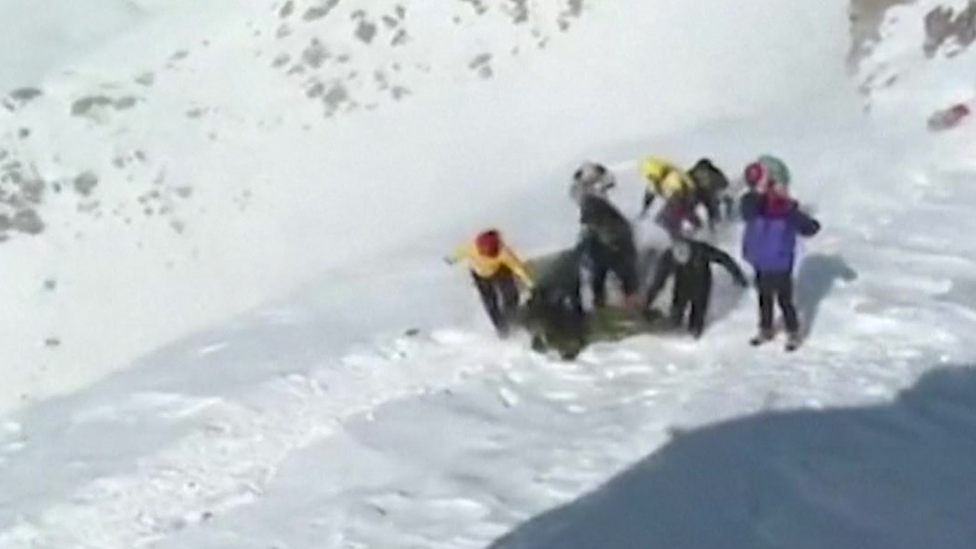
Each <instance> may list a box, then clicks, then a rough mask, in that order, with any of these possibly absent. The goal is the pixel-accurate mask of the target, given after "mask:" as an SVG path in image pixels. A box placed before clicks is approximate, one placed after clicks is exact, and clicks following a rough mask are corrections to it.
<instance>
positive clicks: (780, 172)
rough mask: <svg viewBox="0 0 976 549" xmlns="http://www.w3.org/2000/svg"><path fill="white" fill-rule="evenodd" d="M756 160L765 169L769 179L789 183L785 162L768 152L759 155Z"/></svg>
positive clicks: (788, 171) (783, 183) (788, 172)
mask: <svg viewBox="0 0 976 549" xmlns="http://www.w3.org/2000/svg"><path fill="white" fill-rule="evenodd" d="M758 161H759V163H760V164H762V166H763V168H765V169H766V173H767V174H768V176H769V179H771V180H772V181H774V182H776V183H780V184H782V185H789V184H790V169H789V168H787V167H786V163H785V162H783V161H782V160H780V159H779V158H777V157H775V156H773V155H770V154H764V155H762V156H760V157H759V160H758Z"/></svg>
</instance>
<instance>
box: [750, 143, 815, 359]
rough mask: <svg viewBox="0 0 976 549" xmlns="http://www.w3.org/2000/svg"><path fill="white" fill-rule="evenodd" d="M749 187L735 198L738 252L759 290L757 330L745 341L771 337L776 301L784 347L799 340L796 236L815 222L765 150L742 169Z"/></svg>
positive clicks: (778, 163)
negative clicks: (739, 225)
mask: <svg viewBox="0 0 976 549" xmlns="http://www.w3.org/2000/svg"><path fill="white" fill-rule="evenodd" d="M745 180H746V184H747V185H749V190H748V191H747V192H746V194H745V195H744V196H743V197H742V200H741V201H740V203H739V209H740V215H741V216H742V220H743V221H744V222H745V231H744V232H743V236H742V255H743V257H744V258H745V259H746V261H747V262H748V263H749V264H750V265H751V266H752V268H753V270H754V271H755V282H756V289H757V291H758V294H759V334H758V335H756V336H755V337H753V338H752V339H751V340H750V343H751V344H752V345H761V344H763V343H766V342H768V341H771V340H772V339H773V338H774V337H775V332H774V331H773V302H774V300H775V301H776V303H778V304H779V308H780V311H781V312H782V315H783V324H784V326H785V327H786V331H787V334H788V337H787V342H786V350H788V351H793V350H796V349H797V347H799V345H800V342H801V334H800V324H799V319H798V318H797V313H796V307H795V305H794V303H793V267H794V263H795V257H796V240H797V235H800V236H803V237H811V236H814V235H816V234H817V233H818V232H819V231H820V223H819V222H818V221H817V220H816V219H814V218H813V217H811V216H810V215H808V214H806V213H804V212H803V211H802V210H800V207H799V204H798V202H797V201H796V200H793V199H792V198H791V197H790V193H789V182H790V172H789V170H788V168H787V167H786V164H785V163H783V161H782V160H780V159H779V158H776V157H773V156H769V155H765V156H762V157H760V158H759V159H757V160H756V161H754V162H752V163H750V164H749V165H748V166H747V167H746V169H745Z"/></svg>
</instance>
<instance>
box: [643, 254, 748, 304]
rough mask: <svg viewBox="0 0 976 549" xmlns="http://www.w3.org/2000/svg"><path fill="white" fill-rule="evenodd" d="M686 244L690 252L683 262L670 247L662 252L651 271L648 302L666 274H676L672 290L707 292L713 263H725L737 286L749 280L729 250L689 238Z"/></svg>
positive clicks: (664, 280)
mask: <svg viewBox="0 0 976 549" xmlns="http://www.w3.org/2000/svg"><path fill="white" fill-rule="evenodd" d="M689 246H690V247H691V256H690V258H689V259H688V261H687V262H685V263H679V262H678V261H677V260H676V259H675V258H674V252H672V251H671V249H670V248H669V249H668V250H667V251H665V252H664V254H662V256H661V258H660V259H659V260H658V263H657V268H656V269H655V272H654V279H653V280H652V282H651V286H650V288H649V289H648V290H647V305H648V306H650V305H651V304H652V303H653V302H654V300H655V299H656V298H657V294H659V293H660V292H661V289H662V288H663V287H664V284H665V283H666V282H667V280H668V277H670V276H672V275H673V276H674V277H675V282H674V286H675V291H677V292H682V293H684V294H685V295H688V296H689V297H698V296H704V295H707V293H708V292H710V291H711V289H712V267H711V264H712V263H718V264H720V265H722V266H723V267H725V268H726V269H727V270H728V271H729V274H731V275H732V277H733V278H734V279H735V281H736V282H737V283H738V284H739V285H740V286H746V285H747V284H748V281H747V280H746V276H745V274H744V273H743V272H742V269H741V268H739V265H738V264H736V262H735V260H734V259H732V257H731V256H730V255H729V254H727V253H725V252H723V251H722V250H720V249H718V248H716V247H715V246H712V245H711V244H708V243H706V242H699V241H691V242H689Z"/></svg>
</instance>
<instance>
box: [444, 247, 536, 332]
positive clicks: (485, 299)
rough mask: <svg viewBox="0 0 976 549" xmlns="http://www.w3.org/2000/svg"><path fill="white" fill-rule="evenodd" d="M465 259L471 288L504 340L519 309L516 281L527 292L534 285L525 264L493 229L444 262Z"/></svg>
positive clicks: (450, 262)
mask: <svg viewBox="0 0 976 549" xmlns="http://www.w3.org/2000/svg"><path fill="white" fill-rule="evenodd" d="M462 259H467V260H468V264H469V267H470V269H471V276H472V278H473V279H474V285H475V287H476V288H477V289H478V293H479V294H480V295H481V301H482V303H483V304H484V306H485V311H486V312H487V313H488V318H490V319H491V323H492V324H493V325H494V326H495V330H496V331H497V332H498V335H500V336H502V337H504V336H506V335H507V334H508V333H509V331H510V329H511V324H512V321H513V320H514V319H515V314H516V313H517V311H518V306H519V297H520V295H519V288H518V283H517V281H516V279H518V281H520V282H521V283H522V285H523V286H524V287H526V288H528V289H531V288H532V287H533V285H534V283H533V280H532V277H531V276H530V275H529V272H528V270H527V269H526V267H525V264H524V263H522V260H521V259H519V257H518V256H517V255H516V254H515V252H513V251H512V250H511V249H510V248H509V247H508V246H507V245H506V244H505V242H504V241H503V240H502V236H501V234H500V233H499V232H498V230H496V229H488V230H486V231H483V232H481V233H480V234H478V235H477V236H476V237H475V238H474V241H472V242H468V243H465V244H462V245H460V246H458V247H457V249H455V250H454V253H453V254H451V255H450V256H448V257H447V258H445V260H446V261H447V263H448V264H449V265H453V264H455V263H457V262H458V261H461V260H462Z"/></svg>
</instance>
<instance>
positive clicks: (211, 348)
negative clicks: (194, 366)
mask: <svg viewBox="0 0 976 549" xmlns="http://www.w3.org/2000/svg"><path fill="white" fill-rule="evenodd" d="M228 345H229V344H228V343H227V342H226V341H222V342H220V343H214V344H212V345H206V346H204V347H201V348H200V349H199V350H197V356H201V357H204V356H207V355H212V354H214V353H217V352H220V351H223V350H224V349H226V348H227V347H228Z"/></svg>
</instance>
